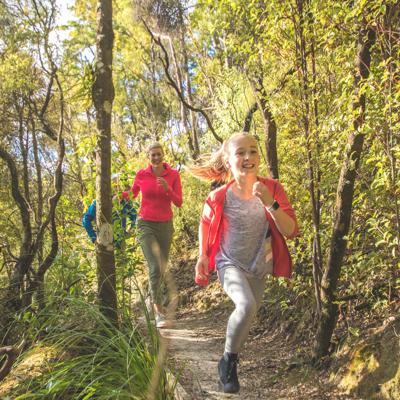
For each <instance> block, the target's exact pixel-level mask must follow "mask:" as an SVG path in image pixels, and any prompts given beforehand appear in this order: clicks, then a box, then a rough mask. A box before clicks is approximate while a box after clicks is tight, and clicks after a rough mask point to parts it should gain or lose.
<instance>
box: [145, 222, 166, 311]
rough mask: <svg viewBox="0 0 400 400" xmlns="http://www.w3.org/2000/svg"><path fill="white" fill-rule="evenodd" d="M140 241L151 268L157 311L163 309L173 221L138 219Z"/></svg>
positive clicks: (153, 296)
mask: <svg viewBox="0 0 400 400" xmlns="http://www.w3.org/2000/svg"><path fill="white" fill-rule="evenodd" d="M138 230H139V242H140V245H141V247H142V251H143V254H144V256H145V258H146V261H147V264H148V268H149V287H150V293H151V297H152V300H153V303H154V304H155V306H156V307H155V308H156V311H157V312H160V311H161V303H162V292H161V283H162V277H163V274H164V272H165V270H166V267H167V263H168V256H169V250H170V247H171V242H172V235H173V227H172V221H168V222H153V221H143V220H139V221H138Z"/></svg>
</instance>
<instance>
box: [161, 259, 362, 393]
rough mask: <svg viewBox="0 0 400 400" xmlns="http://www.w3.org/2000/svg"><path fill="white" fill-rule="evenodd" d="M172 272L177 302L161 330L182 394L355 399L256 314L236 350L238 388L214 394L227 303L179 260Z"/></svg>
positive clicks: (290, 338) (304, 351)
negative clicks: (241, 346) (197, 284)
mask: <svg viewBox="0 0 400 400" xmlns="http://www.w3.org/2000/svg"><path fill="white" fill-rule="evenodd" d="M174 275H175V279H176V280H177V285H178V292H179V296H180V302H181V304H180V306H179V307H178V311H177V316H176V321H175V323H174V324H173V326H172V327H171V329H163V330H161V334H162V336H163V337H164V338H167V340H168V346H169V357H170V361H171V364H172V365H173V369H174V370H175V372H176V374H177V375H178V376H179V380H180V383H181V385H182V386H183V388H184V390H185V391H186V396H182V398H185V399H193V400H200V399H220V398H222V399H223V398H237V399H250V400H252V399H282V400H283V399H287V400H291V399H296V400H301V399H304V400H306V399H307V400H308V399H316V400H317V399H318V400H328V399H329V400H330V399H332V400H333V399H335V400H344V399H357V397H352V396H350V395H347V394H344V393H341V392H340V390H339V389H338V388H337V387H336V386H335V384H334V383H331V379H330V376H331V374H332V372H331V371H329V370H326V369H324V370H317V369H315V368H313V367H312V366H311V365H310V364H309V363H308V362H307V361H306V358H307V352H309V349H306V348H304V346H305V344H304V342H302V341H298V340H295V339H293V336H292V335H288V333H287V332H286V331H285V328H284V326H285V324H283V323H281V324H280V323H279V322H278V323H275V324H274V326H270V327H268V325H265V324H263V323H262V322H261V323H260V316H259V318H258V321H256V322H255V323H254V324H253V326H252V328H251V331H250V337H249V338H248V340H247V342H246V344H245V346H244V349H243V351H242V353H241V354H240V362H239V367H238V372H239V381H240V384H241V390H240V393H239V394H238V395H225V394H222V393H219V392H218V374H217V364H218V361H219V359H220V357H221V355H222V352H223V348H224V337H225V329H226V322H227V319H228V317H229V314H230V312H231V311H232V309H233V306H232V304H230V301H229V299H227V297H226V296H225V294H224V293H223V292H222V289H221V288H220V287H219V283H218V282H216V281H215V280H214V282H213V283H212V284H211V285H210V286H208V287H207V288H199V287H195V286H193V269H192V268H188V267H187V266H185V265H181V268H179V269H178V270H175V271H174Z"/></svg>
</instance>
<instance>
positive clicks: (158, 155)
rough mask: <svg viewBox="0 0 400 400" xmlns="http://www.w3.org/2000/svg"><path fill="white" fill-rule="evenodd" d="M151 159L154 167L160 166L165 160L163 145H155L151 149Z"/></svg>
mask: <svg viewBox="0 0 400 400" xmlns="http://www.w3.org/2000/svg"><path fill="white" fill-rule="evenodd" d="M148 155H149V160H150V164H151V165H152V166H153V167H158V166H159V165H160V164H162V162H163V160H164V152H163V150H162V148H161V147H155V148H154V149H150V150H149V153H148Z"/></svg>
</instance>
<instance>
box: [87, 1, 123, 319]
mask: <svg viewBox="0 0 400 400" xmlns="http://www.w3.org/2000/svg"><path fill="white" fill-rule="evenodd" d="M113 41H114V33H113V27H112V1H111V0H99V1H98V3H97V35H96V49H97V60H96V71H95V81H94V84H93V88H92V95H93V102H94V106H95V108H96V123H97V146H96V168H97V174H96V202H97V206H96V209H97V212H96V224H97V231H98V236H97V245H96V258H97V274H98V297H99V302H100V308H101V311H102V312H103V314H104V315H105V316H106V317H108V318H109V319H110V320H111V321H112V322H113V323H115V324H117V294H116V279H115V258H114V247H113V227H112V194H111V111H112V104H113V101H114V85H113V81H112V49H113Z"/></svg>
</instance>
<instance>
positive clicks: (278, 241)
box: [200, 177, 299, 278]
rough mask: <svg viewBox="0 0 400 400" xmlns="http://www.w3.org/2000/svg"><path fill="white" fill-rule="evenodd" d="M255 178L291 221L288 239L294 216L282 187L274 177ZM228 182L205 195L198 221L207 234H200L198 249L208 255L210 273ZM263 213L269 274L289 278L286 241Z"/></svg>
mask: <svg viewBox="0 0 400 400" xmlns="http://www.w3.org/2000/svg"><path fill="white" fill-rule="evenodd" d="M257 179H258V180H259V181H260V182H262V183H264V184H265V185H266V186H267V187H268V189H269V190H270V192H271V193H272V196H273V198H274V199H275V200H276V201H277V202H278V203H279V205H280V207H281V208H282V210H283V211H285V212H286V213H287V214H288V215H289V216H290V217H292V218H293V220H294V221H295V224H296V225H295V229H294V231H293V233H292V234H291V235H290V237H288V238H289V239H290V238H293V237H295V236H297V235H298V233H299V230H298V225H297V220H296V215H295V213H294V210H293V208H292V206H291V204H290V203H289V200H288V198H287V197H286V193H285V191H284V189H283V186H282V185H281V184H280V183H279V182H278V181H276V180H274V179H269V178H261V177H258V178H257ZM232 183H233V181H232V182H230V183H228V184H227V185H224V186H222V187H220V188H218V189H216V190H214V191H212V192H211V193H210V194H209V196H208V198H207V200H206V203H205V205H204V208H203V214H202V217H201V220H200V231H202V230H203V229H208V235H204V237H202V235H200V249H206V253H207V256H208V257H209V264H208V269H209V271H210V272H212V271H214V270H215V255H216V253H217V251H218V249H219V242H220V238H221V232H222V224H221V220H222V214H223V208H224V203H225V194H226V191H227V190H228V187H229V186H230V185H231V184H232ZM265 214H266V217H267V220H268V222H269V226H270V231H271V243H272V254H273V275H274V276H280V277H285V278H290V277H291V275H292V267H293V265H292V260H291V257H290V254H289V250H288V248H287V245H286V241H285V239H284V237H283V236H282V234H281V233H280V232H279V230H278V228H277V226H276V224H275V221H274V219H273V218H272V216H271V215H270V213H269V212H268V211H267V210H265ZM202 240H207V243H201V241H202Z"/></svg>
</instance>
